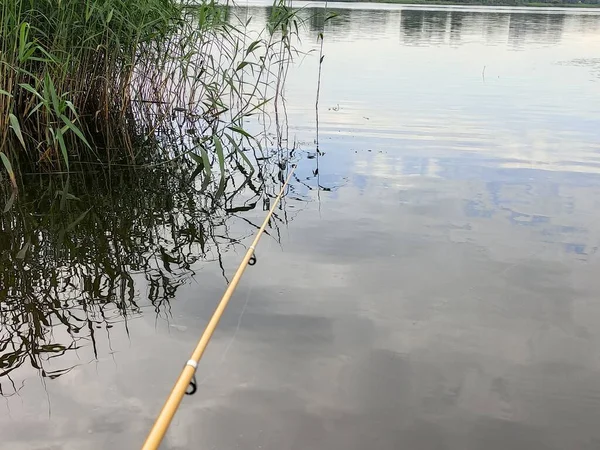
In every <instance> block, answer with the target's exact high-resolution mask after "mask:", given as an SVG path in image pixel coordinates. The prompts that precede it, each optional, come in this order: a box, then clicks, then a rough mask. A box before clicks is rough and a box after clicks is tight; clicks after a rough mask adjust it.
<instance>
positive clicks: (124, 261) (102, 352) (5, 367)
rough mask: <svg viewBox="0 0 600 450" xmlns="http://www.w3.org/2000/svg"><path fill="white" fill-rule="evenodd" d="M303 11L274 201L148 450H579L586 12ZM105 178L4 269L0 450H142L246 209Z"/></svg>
mask: <svg viewBox="0 0 600 450" xmlns="http://www.w3.org/2000/svg"><path fill="white" fill-rule="evenodd" d="M323 6H324V5H320V4H316V3H314V4H310V5H309V6H308V7H306V8H305V9H304V10H303V11H302V12H301V13H300V17H301V18H303V19H304V20H305V21H304V26H303V27H301V28H300V36H301V44H300V45H299V50H301V51H302V52H303V53H304V54H302V55H299V56H298V57H296V62H295V64H294V65H293V66H292V67H290V69H289V74H288V80H287V85H286V95H285V98H286V114H287V129H286V132H287V136H288V146H289V147H292V146H294V147H295V148H296V150H295V155H296V156H295V157H296V159H297V162H298V169H297V177H296V179H295V180H294V181H293V185H292V190H291V194H290V196H289V197H288V198H287V199H286V200H285V208H284V210H283V212H282V211H280V212H279V213H278V217H279V220H278V221H277V224H278V226H277V230H276V232H275V230H272V232H271V236H270V237H265V238H264V240H263V241H262V242H261V246H260V248H259V250H258V252H257V255H258V264H257V265H256V266H255V267H253V268H251V269H250V270H249V271H247V272H246V275H245V278H244V280H243V282H242V284H241V286H240V288H239V289H238V292H237V294H236V296H235V297H234V300H233V302H232V304H231V305H230V307H229V309H228V310H227V313H226V315H225V317H224V319H223V321H222V323H221V325H220V326H219V329H218V331H217V334H216V335H215V338H214V340H213V342H212V343H211V345H210V347H209V350H208V351H207V354H206V355H205V358H204V359H203V361H202V364H201V365H200V367H199V371H198V378H199V382H200V386H199V391H198V393H197V394H196V395H194V396H192V397H188V398H186V399H185V400H184V402H183V404H182V406H181V408H180V410H179V412H178V414H177V416H176V418H175V420H174V422H173V424H172V426H171V429H170V431H169V434H168V436H167V438H166V440H165V443H164V446H163V448H166V449H191V448H203V449H220V450H228V449H238V448H239V449H265V450H283V449H303V450H305V449H328V450H334V449H340V450H341V449H356V450H362V449H366V448H370V449H382V450H383V449H404V448H405V449H410V450H417V449H427V450H434V449H436V450H437V449H452V450H467V449H486V450H495V449H507V448H508V449H515V450H517V449H519V450H537V449H553V450H559V449H560V450H563V449H579V450H584V449H598V448H600V427H598V421H599V419H600V276H599V275H598V274H600V254H599V253H598V247H599V245H600V220H599V218H600V216H599V211H600V14H599V13H597V12H595V11H579V10H529V9H508V8H498V9H488V8H474V9H464V8H443V9H440V8H423V7H399V6H388V5H361V4H350V5H348V4H346V5H344V4H331V3H330V4H329V5H328V11H329V12H335V13H336V15H335V17H333V18H331V19H330V20H327V21H325V20H324V17H325V16H324V14H323V10H322V7H323ZM238 13H239V14H246V13H248V14H250V15H252V16H253V17H254V22H255V23H256V24H257V26H262V24H264V21H265V20H266V15H267V9H266V8H265V7H263V6H261V5H260V4H256V5H249V6H248V8H247V10H245V9H244V8H241V9H239V10H238ZM321 32H322V33H323V36H324V45H323V55H324V59H323V65H322V75H321V87H320V101H319V129H318V136H317V130H316V127H315V122H316V117H315V100H316V89H317V82H318V68H319V51H320V43H319V41H318V35H319V33H321ZM317 140H318V148H319V153H317V150H316V148H317V144H316V142H317ZM108 181H109V182H108V183H104V186H109V188H108V189H107V190H106V192H99V191H98V189H99V188H98V186H96V185H93V186H91V187H90V188H89V189H90V190H91V191H93V192H94V195H95V196H96V197H98V198H102V199H103V200H102V201H103V202H104V203H97V204H95V206H94V211H95V216H94V221H93V222H91V221H90V219H89V216H86V217H85V218H84V219H83V221H82V222H81V225H80V228H81V227H84V228H83V229H82V230H81V231H79V232H78V231H77V230H78V229H79V228H77V227H75V228H74V230H73V233H80V234H78V235H77V244H76V245H75V244H73V242H75V241H71V244H73V245H71V246H68V248H67V250H68V251H67V254H66V256H64V255H65V254H64V253H60V255H63V256H61V258H58V256H56V255H58V254H59V250H57V249H55V248H54V247H51V246H50V247H49V248H48V249H47V250H48V251H47V252H45V253H44V255H46V256H45V257H44V258H43V259H40V260H39V261H37V262H36V263H34V262H31V261H30V262H29V263H28V265H26V266H25V267H21V266H20V267H19V269H18V270H16V269H15V267H14V266H13V265H11V264H12V263H11V264H8V265H7V264H2V267H1V269H2V270H1V273H2V278H1V279H2V283H3V284H4V286H2V292H3V294H2V297H1V298H0V300H2V303H1V306H2V321H1V322H0V323H1V325H0V373H3V372H4V373H5V375H4V376H3V377H2V378H0V387H1V393H2V396H3V401H2V402H0V436H1V437H2V438H1V440H0V448H3V449H4V448H6V449H11V450H20V449H59V448H60V449H96V448H111V449H125V448H137V447H139V446H140V445H141V443H142V442H143V440H144V437H145V435H146V433H147V431H148V430H149V428H150V426H151V424H152V422H153V420H154V418H155V416H156V414H157V413H158V411H159V409H160V407H161V405H162V403H163V401H164V400H165V398H166V396H167V394H168V392H169V391H170V389H171V387H172V384H173V382H174V380H175V378H176V377H177V375H178V373H179V371H180V370H181V367H182V365H183V364H184V362H185V361H186V360H187V359H188V357H189V354H190V353H191V350H192V349H193V347H194V345H195V343H196V340H197V338H198V337H199V334H200V333H201V330H202V329H203V327H204V325H205V324H206V321H207V319H208V318H209V317H210V314H211V313H212V310H213V308H214V306H215V303H216V301H217V300H218V299H219V298H220V296H221V294H222V292H223V290H224V288H225V284H226V282H225V277H224V276H223V275H225V276H227V277H230V276H231V275H232V273H233V271H234V270H235V268H236V267H237V264H238V262H239V261H240V259H241V257H242V254H243V252H244V245H249V236H250V235H251V234H252V233H253V232H254V227H253V226H252V225H251V224H252V223H260V221H261V218H262V217H263V215H264V212H262V211H259V209H261V208H256V209H252V208H248V209H249V210H248V211H244V210H243V209H242V210H238V211H232V210H231V209H232V208H230V210H229V211H225V213H223V214H218V215H215V214H213V215H211V216H210V217H208V218H206V219H205V221H204V222H202V220H204V219H202V220H201V221H200V222H201V224H198V223H197V222H194V220H193V217H195V214H194V210H193V209H190V208H189V207H185V208H184V207H183V206H182V205H189V204H190V203H189V198H186V197H185V196H181V197H178V196H171V195H170V194H169V193H168V192H167V194H166V195H164V194H161V191H162V188H163V187H164V186H168V185H169V181H168V180H164V179H160V178H158V175H156V176H155V175H152V176H150V177H148V178H147V179H146V180H145V181H144V180H142V181H140V180H138V179H137V178H136V179H134V180H133V181H132V180H129V179H122V178H120V179H112V178H110V179H109V180H108ZM84 183H92V181H89V180H88V181H85V182H84ZM92 184H93V183H92ZM134 185H135V186H137V187H138V188H139V189H141V190H140V191H135V190H134V191H133V193H132V194H131V195H129V196H128V195H127V194H126V192H127V189H129V188H130V187H131V186H134ZM123 186H128V188H127V189H125V188H124V187H123ZM140 186H141V188H140ZM173 189H175V190H176V189H177V184H176V183H175V185H174V187H173ZM276 190H277V189H276V186H273V191H274V192H276ZM140 192H141V193H142V194H140ZM23 195H24V196H25V197H27V193H25V194H23ZM36 196H37V194H36V193H31V198H36ZM111 199H112V200H111ZM104 211H109V212H106V213H103V212H104ZM110 211H119V212H118V213H113V212H110ZM92 213H94V212H92ZM92 213H90V214H92ZM40 220H41V219H40ZM19 223H20V222H19ZM155 224H158V225H157V227H158V229H159V231H152V230H156V229H157V228H156V227H155V226H154V225H155ZM199 228H203V229H204V230H205V231H206V230H208V231H206V236H209V238H206V239H204V238H202V239H200V238H199V237H198V229H199ZM1 231H2V234H1V235H0V238H1V239H0V247H3V248H5V249H6V248H9V247H10V246H11V242H12V240H15V239H20V238H21V236H19V235H18V230H17V228H16V227H15V228H14V229H12V230H11V229H8V228H5V229H3V230H1ZM175 231H176V232H175ZM36 239H38V241H37V242H38V244H37V245H38V246H40V247H43V245H44V244H43V243H44V242H47V240H46V237H45V235H43V234H40V235H39V236H38V238H36ZM50 241H51V240H48V242H50ZM60 251H61V252H62V250H60ZM13 253H14V252H13ZM11 254H12V253H11ZM13 256H14V255H13ZM42 300H43V301H44V302H46V303H44V304H45V305H46V306H44V307H43V308H41V307H39V308H38V307H36V305H37V303H38V302H42ZM6 372H8V373H6Z"/></svg>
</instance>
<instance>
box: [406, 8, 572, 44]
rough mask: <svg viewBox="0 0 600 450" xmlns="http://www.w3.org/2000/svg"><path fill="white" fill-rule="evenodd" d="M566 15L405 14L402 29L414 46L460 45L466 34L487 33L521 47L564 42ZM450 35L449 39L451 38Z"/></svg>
mask: <svg viewBox="0 0 600 450" xmlns="http://www.w3.org/2000/svg"><path fill="white" fill-rule="evenodd" d="M566 17H567V16H566V15H564V14H538V13H536V14H531V13H510V14H503V13H487V12H478V11H435V10H433V11H431V10H411V9H407V10H402V14H401V18H400V27H401V32H402V36H403V39H404V42H406V43H409V44H414V45H429V44H432V43H439V42H445V41H446V39H447V37H449V41H450V42H457V41H460V39H461V35H462V34H463V32H464V31H465V30H468V31H470V32H473V30H481V29H482V28H483V29H484V30H485V31H484V34H485V35H486V36H488V37H494V36H498V35H500V34H504V33H506V26H507V25H508V38H509V40H510V41H511V42H512V43H513V44H515V45H519V44H520V43H521V42H523V40H525V39H528V40H535V41H540V42H557V41H559V40H560V39H561V36H562V33H563V28H564V23H565V19H566ZM448 35H449V36H448Z"/></svg>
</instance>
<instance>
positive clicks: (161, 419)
mask: <svg viewBox="0 0 600 450" xmlns="http://www.w3.org/2000/svg"><path fill="white" fill-rule="evenodd" d="M294 170H296V165H295V164H294V165H292V170H291V171H290V174H289V175H288V177H287V179H286V180H285V183H283V186H281V190H280V191H279V194H278V195H277V197H276V198H275V201H274V202H273V206H271V209H270V210H269V212H268V213H267V216H266V217H265V220H264V222H263V224H262V225H261V227H260V228H259V230H258V231H257V233H256V236H255V237H254V241H252V245H250V247H248V251H247V252H246V254H245V255H244V258H243V259H242V262H241V263H240V265H239V267H238V268H237V270H236V272H235V275H234V276H233V278H232V279H231V282H230V283H229V285H228V286H227V289H226V290H225V293H224V294H223V297H222V298H221V301H220V302H219V304H218V305H217V308H216V309H215V312H214V313H213V315H212V317H211V318H210V321H209V322H208V325H207V326H206V328H205V329H204V333H202V337H201V338H200V340H199V341H198V344H197V345H196V348H195V350H194V352H193V353H192V356H191V358H190V359H189V360H188V362H186V363H185V366H184V367H183V370H182V371H181V374H180V375H179V378H178V379H177V381H176V383H175V386H173V389H172V391H171V393H170V394H169V397H168V398H167V401H166V402H165V404H164V406H163V407H162V410H161V411H160V414H159V415H158V417H157V418H156V421H155V422H154V425H153V426H152V429H151V430H150V433H149V434H148V437H147V438H146V442H144V446H143V447H142V450H156V449H157V448H158V446H159V445H160V443H161V442H162V440H163V438H164V437H165V434H166V432H167V429H168V428H169V425H170V424H171V421H172V420H173V416H174V415H175V413H176V412H177V409H178V408H179V405H180V404H181V400H182V399H183V396H184V395H185V394H186V391H187V389H188V386H192V391H191V392H190V393H194V392H195V391H196V383H195V382H193V381H192V380H193V379H194V376H195V374H196V369H197V367H198V362H199V361H200V359H201V358H202V355H203V354H204V350H206V346H207V345H208V343H209V341H210V338H211V337H212V335H213V333H214V331H215V329H216V328H217V325H218V324H219V320H220V319H221V316H222V315H223V312H224V311H225V308H227V304H228V303H229V300H230V299H231V296H232V295H233V293H234V292H235V289H236V288H237V285H238V283H239V281H240V279H241V278H242V275H243V274H244V271H245V270H246V267H247V266H248V265H254V264H256V256H255V255H254V251H255V250H256V246H257V245H258V242H259V241H260V238H261V236H262V234H263V233H264V231H265V229H266V228H267V225H268V224H269V221H270V220H271V216H272V215H273V213H274V212H275V208H277V205H278V204H279V201H280V200H281V197H283V194H284V192H285V188H286V186H287V185H288V183H289V181H290V180H291V178H292V175H293V174H294Z"/></svg>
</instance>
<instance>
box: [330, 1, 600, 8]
mask: <svg viewBox="0 0 600 450" xmlns="http://www.w3.org/2000/svg"><path fill="white" fill-rule="evenodd" d="M334 1H336V2H340V3H359V2H360V3H393V4H398V5H431V6H492V7H494V6H513V7H531V8H592V9H594V8H600V3H566V2H565V3H558V2H556V3H555V2H528V1H523V2H511V1H502V0H495V1H490V2H487V1H476V0H475V1H460V0H334Z"/></svg>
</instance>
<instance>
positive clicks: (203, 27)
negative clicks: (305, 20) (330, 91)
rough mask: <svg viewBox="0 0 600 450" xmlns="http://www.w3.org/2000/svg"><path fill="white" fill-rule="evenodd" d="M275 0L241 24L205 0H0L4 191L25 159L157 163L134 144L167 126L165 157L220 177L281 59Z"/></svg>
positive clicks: (57, 167) (50, 164)
mask: <svg viewBox="0 0 600 450" xmlns="http://www.w3.org/2000/svg"><path fill="white" fill-rule="evenodd" d="M274 6H275V9H276V11H277V12H276V16H275V18H276V23H275V25H276V26H275V27H273V24H270V25H269V27H268V28H267V30H263V31H262V32H254V34H253V35H251V34H252V33H249V31H248V25H249V23H250V20H249V19H247V18H245V19H244V20H241V19H240V20H236V18H233V19H232V17H231V11H230V9H228V8H227V7H224V6H221V5H218V4H216V3H215V2H214V0H204V1H201V2H197V1H195V2H191V1H190V3H189V4H186V2H185V1H184V2H176V1H174V0H0V160H1V161H2V165H3V166H4V169H5V172H4V173H5V174H8V178H7V179H8V180H10V183H11V184H12V186H13V188H14V192H16V190H17V188H18V185H19V173H20V172H21V171H24V170H25V169H24V168H25V167H26V168H28V170H31V168H32V167H33V168H34V169H33V170H35V171H38V170H46V171H47V170H54V171H69V170H70V167H71V168H72V166H73V165H74V164H75V163H77V164H80V163H83V162H85V163H93V164H96V165H97V164H111V163H115V162H120V163H123V161H124V160H127V161H126V162H127V163H128V164H140V163H142V164H151V163H161V161H156V160H153V161H150V160H148V155H145V153H144V143H145V142H148V140H152V141H154V142H160V141H161V139H163V138H164V137H165V136H168V137H169V139H167V140H168V142H173V141H174V139H173V135H174V134H177V135H179V137H178V139H175V141H178V142H179V144H178V146H176V147H173V146H168V145H167V146H165V149H164V154H163V155H162V156H163V159H164V160H166V161H168V160H173V159H176V158H179V157H181V156H185V157H187V158H193V159H194V161H196V162H197V163H198V166H199V168H200V169H201V170H200V173H205V175H206V177H210V174H211V170H212V167H213V165H217V166H218V168H220V169H221V177H222V178H223V174H222V173H223V171H224V166H225V164H226V163H232V164H234V165H236V164H237V165H239V164H244V165H249V164H250V161H249V160H248V157H247V156H246V155H245V154H244V153H243V151H242V150H241V149H242V148H244V141H247V143H249V142H251V141H253V142H254V143H256V142H257V141H256V140H255V139H253V138H254V136H252V135H251V134H250V133H248V132H247V131H245V130H244V129H243V122H244V118H245V117H247V116H249V115H251V114H253V113H256V111H257V110H260V109H261V108H262V107H263V106H264V105H265V104H266V103H267V102H268V101H269V98H272V97H275V96H274V95H270V94H269V93H268V91H269V89H270V88H271V87H273V86H276V89H279V86H280V83H279V82H277V83H275V82H274V81H273V79H272V78H269V75H270V74H272V73H275V74H277V73H278V71H277V70H273V69H272V68H270V67H269V65H270V64H273V62H274V61H275V62H276V63H277V64H279V65H281V64H283V61H282V58H281V55H280V54H279V53H280V48H281V44H282V42H286V46H289V45H288V43H289V40H290V36H289V33H288V32H284V33H282V32H281V30H291V29H292V28H291V26H290V23H291V22H292V21H293V20H294V16H293V13H291V11H290V10H289V8H287V6H286V4H285V0H280V3H276V4H275V5H274ZM296 28H297V25H296ZM288 56H289V55H288ZM224 146H228V149H233V150H232V151H233V153H228V152H226V151H225V150H224V149H223V147H224ZM152 156H153V157H154V158H155V157H156V155H155V154H153V155H152ZM213 163H215V164H213ZM2 165H0V168H1V167H2ZM11 199H14V195H13V196H12V197H11ZM9 203H12V201H11V200H9ZM8 206H10V205H8Z"/></svg>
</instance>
